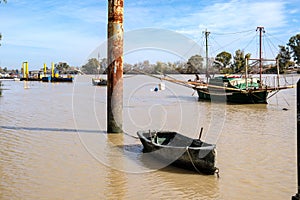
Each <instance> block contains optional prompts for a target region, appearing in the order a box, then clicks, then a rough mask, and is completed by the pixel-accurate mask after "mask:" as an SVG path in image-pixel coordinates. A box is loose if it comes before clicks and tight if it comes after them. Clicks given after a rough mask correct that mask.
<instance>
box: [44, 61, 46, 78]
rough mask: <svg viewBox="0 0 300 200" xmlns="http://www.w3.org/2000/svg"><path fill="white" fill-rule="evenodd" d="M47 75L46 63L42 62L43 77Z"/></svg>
mask: <svg viewBox="0 0 300 200" xmlns="http://www.w3.org/2000/svg"><path fill="white" fill-rule="evenodd" d="M46 76H47V65H46V63H44V77H46Z"/></svg>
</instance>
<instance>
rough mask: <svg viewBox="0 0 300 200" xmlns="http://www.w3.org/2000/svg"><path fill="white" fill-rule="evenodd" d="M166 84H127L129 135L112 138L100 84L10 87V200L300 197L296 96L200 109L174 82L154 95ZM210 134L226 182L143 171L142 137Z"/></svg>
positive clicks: (6, 94) (4, 181) (3, 106)
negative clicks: (144, 133) (142, 133)
mask: <svg viewBox="0 0 300 200" xmlns="http://www.w3.org/2000/svg"><path fill="white" fill-rule="evenodd" d="M177 78H182V79H188V78H190V77H189V76H185V77H182V76H179V75H178V77H177ZM298 78H299V77H297V76H295V77H290V78H289V79H288V81H289V82H290V83H292V82H294V83H295V82H296V81H297V80H298ZM158 83H159V80H157V79H153V78H150V77H147V76H125V78H124V110H123V129H124V132H125V134H122V135H118V134H117V135H107V134H106V87H95V86H92V83H91V77H89V76H78V77H76V79H75V82H74V83H71V84H70V83H58V84H52V83H41V82H28V83H26V82H14V81H5V82H4V83H3V84H4V87H5V88H7V89H9V90H4V91H3V95H2V96H1V97H0V199H142V198H145V199H205V200H207V199H222V200H223V199H224V200H235V199H237V200H238V199H264V200H265V199H272V200H274V199H278V200H281V199H290V198H291V196H292V195H294V194H295V193H296V119H295V118H296V90H295V89H288V90H283V91H280V92H279V93H278V94H276V95H275V96H273V97H272V98H270V99H269V100H268V104H267V105H226V104H222V103H218V104H216V103H209V102H199V101H197V95H196V93H194V92H193V90H192V89H189V88H185V87H183V86H179V85H176V84H173V83H166V90H164V91H158V92H153V89H154V88H155V87H156V86H157V85H158ZM193 93H194V94H193ZM284 108H286V109H287V111H286V110H283V109H284ZM201 127H203V128H204V134H203V136H202V138H203V139H205V140H206V141H209V142H213V143H216V145H217V152H218V153H217V166H218V167H219V169H220V178H217V176H205V175H201V174H197V173H194V172H189V171H185V170H181V169H177V168H174V167H163V166H161V167H159V168H160V169H153V168H151V169H149V167H147V165H146V164H145V163H143V159H141V157H142V154H143V153H142V146H141V143H140V141H139V140H138V139H137V138H136V132H137V131H138V130H148V129H158V130H159V129H164V130H175V131H178V132H181V133H183V134H185V135H187V136H190V137H198V134H199V131H200V129H201Z"/></svg>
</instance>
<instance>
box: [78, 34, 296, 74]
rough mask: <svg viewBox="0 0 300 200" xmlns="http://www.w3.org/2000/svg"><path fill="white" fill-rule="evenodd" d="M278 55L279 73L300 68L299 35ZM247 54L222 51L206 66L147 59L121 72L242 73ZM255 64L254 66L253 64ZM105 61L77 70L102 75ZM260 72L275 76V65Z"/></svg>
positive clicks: (198, 59) (197, 61) (198, 61)
mask: <svg viewBox="0 0 300 200" xmlns="http://www.w3.org/2000/svg"><path fill="white" fill-rule="evenodd" d="M278 47H279V49H278V52H279V53H278V54H277V56H276V60H277V61H278V64H279V70H280V72H281V73H284V71H285V70H286V69H288V68H289V67H290V66H295V65H300V34H297V35H295V36H292V37H291V38H290V39H289V41H288V43H287V44H286V46H281V45H280V46H278ZM250 58H251V54H250V53H245V52H244V51H243V50H241V49H238V50H236V51H235V54H234V55H231V54H230V53H229V52H226V51H223V52H220V53H219V54H217V55H216V57H215V58H209V62H208V66H209V68H208V69H206V64H205V63H204V60H205V59H204V58H203V57H202V56H201V55H194V56H191V57H190V58H189V59H188V60H187V61H186V62H185V61H176V62H167V63H166V62H161V61H157V62H156V63H155V64H151V63H150V62H149V60H145V61H143V62H138V63H135V64H129V63H124V65H123V70H124V73H125V74H126V73H138V72H139V71H143V72H144V73H151V74H157V73H169V74H174V73H179V74H194V73H197V74H203V73H207V71H208V72H209V73H243V72H245V68H246V59H250ZM254 64H255V63H254ZM106 69H107V59H106V58H103V59H101V60H97V59H96V58H90V59H89V60H88V62H87V63H86V64H85V65H83V66H82V67H81V71H82V72H84V73H86V74H105V73H106V72H107V71H106ZM258 72H259V68H258V65H256V66H255V65H254V66H251V69H250V70H249V73H258ZM263 73H277V66H276V64H275V63H274V64H271V65H270V64H268V65H266V66H264V70H263Z"/></svg>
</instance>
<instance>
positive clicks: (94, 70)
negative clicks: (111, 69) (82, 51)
mask: <svg viewBox="0 0 300 200" xmlns="http://www.w3.org/2000/svg"><path fill="white" fill-rule="evenodd" d="M99 66H100V64H99V62H98V60H97V59H96V58H90V59H89V60H88V62H87V63H86V64H85V65H83V66H82V67H81V71H82V72H84V73H86V74H98V73H99Z"/></svg>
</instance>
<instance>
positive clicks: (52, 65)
mask: <svg viewBox="0 0 300 200" xmlns="http://www.w3.org/2000/svg"><path fill="white" fill-rule="evenodd" d="M51 77H54V62H52V63H51Z"/></svg>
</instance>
